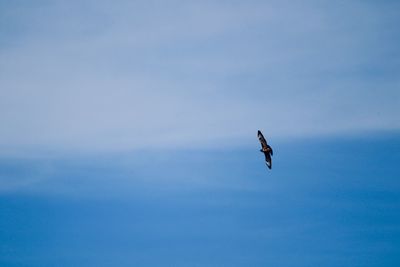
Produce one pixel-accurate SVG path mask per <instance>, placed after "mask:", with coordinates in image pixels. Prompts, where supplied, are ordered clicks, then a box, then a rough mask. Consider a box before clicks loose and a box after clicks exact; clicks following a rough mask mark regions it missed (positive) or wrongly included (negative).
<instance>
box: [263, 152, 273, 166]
mask: <svg viewBox="0 0 400 267" xmlns="http://www.w3.org/2000/svg"><path fill="white" fill-rule="evenodd" d="M264 155H265V164H267V167H268V169H271V168H272V159H271V156H270V155H269V153H267V152H264Z"/></svg>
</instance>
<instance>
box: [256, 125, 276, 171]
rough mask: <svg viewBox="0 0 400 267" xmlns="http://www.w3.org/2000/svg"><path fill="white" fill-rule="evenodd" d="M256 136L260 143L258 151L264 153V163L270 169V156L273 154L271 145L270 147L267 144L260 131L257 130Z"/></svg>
mask: <svg viewBox="0 0 400 267" xmlns="http://www.w3.org/2000/svg"><path fill="white" fill-rule="evenodd" d="M257 136H258V140H260V143H261V149H260V152H263V153H264V155H265V164H267V166H268V168H269V169H271V168H272V159H271V156H272V155H273V154H274V152H273V151H272V147H270V146H269V145H268V144H267V141H266V140H265V138H264V136H263V134H262V133H261V132H260V131H258V133H257Z"/></svg>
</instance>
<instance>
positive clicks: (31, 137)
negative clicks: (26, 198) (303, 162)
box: [0, 1, 400, 150]
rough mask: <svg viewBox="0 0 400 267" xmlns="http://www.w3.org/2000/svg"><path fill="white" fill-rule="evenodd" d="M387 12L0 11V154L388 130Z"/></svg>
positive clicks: (391, 27) (73, 6)
mask: <svg viewBox="0 0 400 267" xmlns="http://www.w3.org/2000/svg"><path fill="white" fill-rule="evenodd" d="M398 7H399V6H398V4H397V3H394V2H383V3H380V4H379V5H378V4H374V3H368V2H359V1H347V2H346V3H340V4H339V3H328V2H327V3H324V4H322V3H320V2H314V1H308V2H302V3H300V2H299V3H296V2H290V3H289V2H281V1H279V2H278V1H271V2H265V1H252V2H246V3H239V2H229V3H228V2H223V1H220V2H215V1H201V2H197V1H189V2H180V1H168V3H166V2H162V1H150V2H148V1H143V2H137V1H135V3H133V2H130V1H119V2H118V3H112V2H110V1H76V2H70V1H51V2H47V1H42V2H37V3H35V4H29V6H28V5H27V4H26V5H22V4H15V3H7V4H4V3H3V4H2V8H1V14H2V15H1V17H2V18H3V19H2V22H1V28H0V34H1V39H2V41H1V43H0V59H1V60H0V85H1V89H0V95H1V98H0V123H1V125H2V129H1V131H0V144H1V145H2V146H3V147H4V146H8V147H15V148H18V147H19V148H24V147H32V146H33V147H35V146H40V147H52V148H55V149H84V150H97V149H100V150H103V149H104V150H121V149H132V148H138V147H154V146H156V147H159V146H188V145H189V146H197V145H206V144H209V145H212V144H215V143H216V142H221V140H222V141H223V140H239V141H240V140H244V138H246V136H248V135H252V136H253V135H254V131H255V130H257V129H259V128H261V129H264V130H265V131H267V132H268V135H269V136H274V137H276V136H284V137H288V136H304V135H310V134H317V135H318V134H330V133H337V132H348V131H362V130H387V129H399V126H400V124H399V120H398V116H399V114H400V108H399V106H400V90H399V85H400V83H399V78H398V77H400V76H399V71H398V69H399V68H398V67H399V60H398V58H399V50H398V44H399V41H400V40H399V38H396V36H398V33H399V30H398V27H397V26H396V25H398V23H399V18H398V16H397V14H396V12H395V10H398Z"/></svg>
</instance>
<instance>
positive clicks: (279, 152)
mask: <svg viewBox="0 0 400 267" xmlns="http://www.w3.org/2000/svg"><path fill="white" fill-rule="evenodd" d="M257 149H258V141H257V140H256V137H255V136H254V142H253V144H252V145H250V146H249V147H247V148H242V149H232V150H203V151H202V150H197V151H193V150H191V151H184V150H183V151H158V152H157V153H155V152H154V151H153V152H151V153H145V152H142V153H138V154H132V155H129V157H128V155H115V156H113V157H109V156H107V157H106V156H104V157H101V158H85V159H83V158H80V159H66V158H63V159H54V158H53V159H51V160H45V159H40V160H10V159H9V160H6V159H3V160H1V165H0V172H1V175H2V177H9V178H10V179H11V178H12V179H20V180H22V181H23V180H24V179H30V178H31V176H40V177H41V178H43V179H42V180H41V181H37V182H36V183H34V184H33V185H30V186H25V187H23V186H21V187H20V189H19V190H18V191H17V192H9V193H3V194H2V195H1V197H0V208H1V211H2V212H1V217H0V239H1V241H2V242H1V247H0V248H1V250H0V264H1V265H2V266H132V265H135V266H136V265H137V266H322V265H323V266H397V265H398V264H399V263H400V256H399V255H400V227H399V225H400V180H399V177H400V171H399V169H398V162H399V160H400V153H399V149H400V139H399V137H398V133H396V134H384V135H378V136H376V135H374V136H369V137H365V136H364V137H362V138H360V137H359V136H357V137H356V136H353V137H352V138H336V139H329V140H325V139H320V140H297V141H296V142H284V143H279V142H278V143H275V146H274V150H275V155H274V167H273V169H272V171H268V170H267V168H266V166H265V165H264V163H263V156H262V154H261V153H259V152H258V151H257ZM43 170H47V171H43ZM44 172H46V174H45V173H44Z"/></svg>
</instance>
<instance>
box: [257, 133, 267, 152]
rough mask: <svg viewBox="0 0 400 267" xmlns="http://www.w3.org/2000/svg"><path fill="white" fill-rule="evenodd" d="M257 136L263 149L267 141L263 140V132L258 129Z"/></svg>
mask: <svg viewBox="0 0 400 267" xmlns="http://www.w3.org/2000/svg"><path fill="white" fill-rule="evenodd" d="M257 136H258V140H260V143H261V147H262V148H263V149H266V148H267V147H268V144H267V141H266V140H265V138H264V136H263V134H262V133H261V132H260V131H258V133H257Z"/></svg>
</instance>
